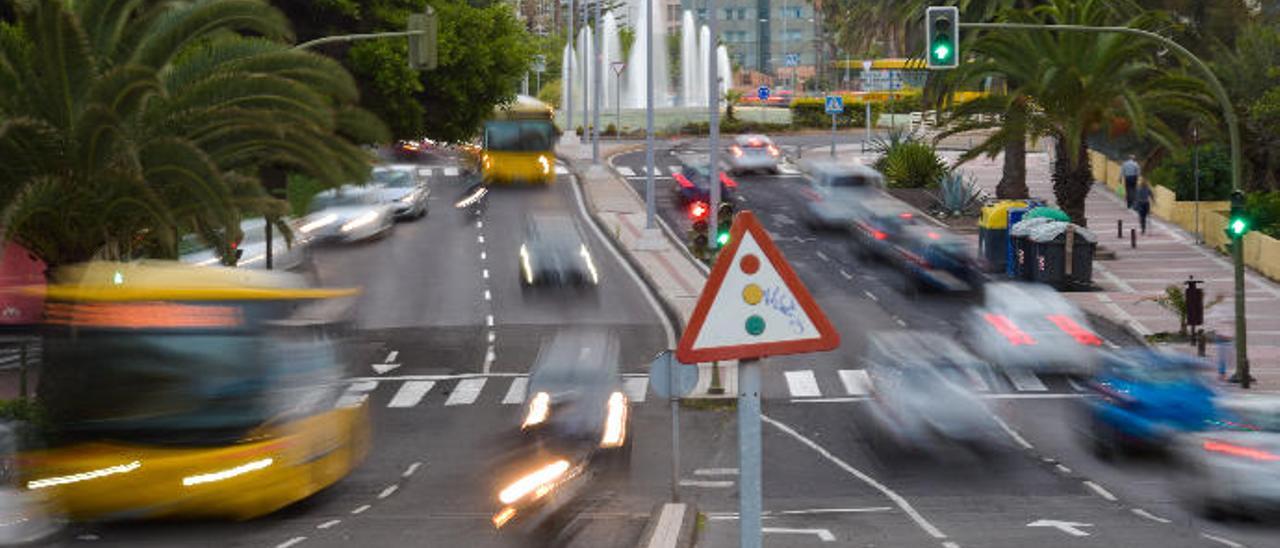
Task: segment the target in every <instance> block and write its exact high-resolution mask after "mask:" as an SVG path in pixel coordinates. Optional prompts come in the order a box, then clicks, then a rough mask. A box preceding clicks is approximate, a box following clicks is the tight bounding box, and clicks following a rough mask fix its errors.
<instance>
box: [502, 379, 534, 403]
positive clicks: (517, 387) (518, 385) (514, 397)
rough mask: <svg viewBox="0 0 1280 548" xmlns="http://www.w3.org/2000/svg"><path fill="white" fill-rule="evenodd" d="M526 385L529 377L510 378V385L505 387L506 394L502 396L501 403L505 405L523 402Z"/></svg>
mask: <svg viewBox="0 0 1280 548" xmlns="http://www.w3.org/2000/svg"><path fill="white" fill-rule="evenodd" d="M528 386H529V377H516V378H514V379H511V387H510V388H508V389H507V395H506V396H503V397H502V403H504V404H506V405H515V404H519V403H524V393H525V390H526V389H527V387H528Z"/></svg>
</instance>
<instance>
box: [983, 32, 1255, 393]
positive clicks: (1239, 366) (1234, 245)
mask: <svg viewBox="0 0 1280 548" xmlns="http://www.w3.org/2000/svg"><path fill="white" fill-rule="evenodd" d="M958 26H959V28H960V29H965V28H970V29H993V30H1031V31H1045V30H1051V31H1062V32H1080V33H1087V34H1109V33H1115V34H1128V35H1130V36H1137V37H1139V38H1145V39H1147V40H1152V41H1154V42H1157V43H1159V44H1160V45H1161V46H1163V47H1165V48H1168V49H1169V50H1170V51H1173V52H1175V53H1177V54H1178V55H1179V56H1181V57H1182V58H1183V59H1186V60H1188V61H1190V62H1191V64H1192V65H1193V66H1195V67H1196V69H1197V70H1199V71H1200V72H1201V73H1202V74H1203V75H1204V79H1205V81H1206V82H1207V83H1208V84H1209V90H1210V91H1211V92H1212V93H1213V96H1214V98H1216V99H1217V100H1218V103H1219V104H1220V105H1221V106H1222V116H1223V118H1224V119H1225V120H1226V122H1227V132H1228V133H1229V134H1230V138H1231V189H1232V190H1233V191H1239V190H1241V182H1242V181H1241V178H1242V177H1241V175H1240V173H1241V163H1240V125H1239V121H1238V120H1237V119H1236V111H1235V107H1233V106H1231V98H1230V97H1228V96H1227V90H1226V88H1224V87H1222V82H1220V81H1219V80H1218V77H1217V76H1215V75H1214V74H1213V71H1212V70H1211V69H1209V65H1206V64H1205V62H1204V61H1202V60H1200V58H1199V57H1196V56H1195V54H1193V53H1191V52H1190V51H1187V48H1184V47H1182V45H1181V44H1179V43H1177V42H1175V41H1173V40H1170V39H1168V38H1165V37H1164V36H1161V35H1159V34H1156V33H1154V32H1150V31H1145V30H1141V29H1133V28H1129V27H1093V26H1082V25H1032V24H1027V23H965V22H958ZM1231 263H1232V266H1233V268H1234V270H1235V301H1236V310H1235V315H1236V337H1235V339H1236V340H1235V345H1236V377H1237V378H1239V379H1240V387H1241V388H1249V384H1250V383H1249V380H1250V379H1249V350H1248V345H1247V344H1246V342H1247V340H1246V329H1245V327H1246V323H1245V310H1244V238H1243V236H1240V237H1232V238H1231Z"/></svg>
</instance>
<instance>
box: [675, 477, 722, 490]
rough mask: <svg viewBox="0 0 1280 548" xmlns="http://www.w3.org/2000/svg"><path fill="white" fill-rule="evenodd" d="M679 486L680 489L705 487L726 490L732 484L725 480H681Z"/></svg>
mask: <svg viewBox="0 0 1280 548" xmlns="http://www.w3.org/2000/svg"><path fill="white" fill-rule="evenodd" d="M680 486H681V487H707V488H711V489H724V488H728V487H733V482H732V481H726V480H691V479H682V480H680Z"/></svg>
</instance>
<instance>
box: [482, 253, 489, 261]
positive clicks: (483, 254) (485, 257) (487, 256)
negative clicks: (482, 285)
mask: <svg viewBox="0 0 1280 548" xmlns="http://www.w3.org/2000/svg"><path fill="white" fill-rule="evenodd" d="M488 258H489V254H488V253H485V252H483V251H481V252H480V260H482V261H483V260H485V259H488Z"/></svg>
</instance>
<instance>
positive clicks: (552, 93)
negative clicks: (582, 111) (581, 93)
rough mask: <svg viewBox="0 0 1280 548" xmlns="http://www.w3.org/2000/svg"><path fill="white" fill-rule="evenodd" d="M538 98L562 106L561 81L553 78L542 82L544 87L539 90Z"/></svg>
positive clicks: (557, 106)
mask: <svg viewBox="0 0 1280 548" xmlns="http://www.w3.org/2000/svg"><path fill="white" fill-rule="evenodd" d="M538 100H539V101H542V102H544V103H546V104H548V105H554V106H555V107H556V108H560V81H559V80H552V81H550V82H547V83H545V84H542V89H540V90H538Z"/></svg>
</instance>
